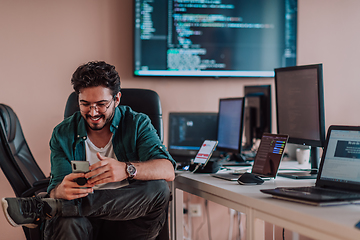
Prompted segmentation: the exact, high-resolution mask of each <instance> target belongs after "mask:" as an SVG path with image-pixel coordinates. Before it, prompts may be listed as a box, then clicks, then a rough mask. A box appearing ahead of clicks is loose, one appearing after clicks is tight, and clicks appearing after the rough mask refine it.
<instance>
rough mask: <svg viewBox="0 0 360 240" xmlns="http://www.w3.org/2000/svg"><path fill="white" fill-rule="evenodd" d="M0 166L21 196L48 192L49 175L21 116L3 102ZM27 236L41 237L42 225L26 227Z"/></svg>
mask: <svg viewBox="0 0 360 240" xmlns="http://www.w3.org/2000/svg"><path fill="white" fill-rule="evenodd" d="M0 167H1V169H2V171H3V172H4V174H5V177H6V178H7V179H8V181H9V183H10V185H11V187H12V189H13V191H14V193H15V195H16V196H17V197H29V196H34V195H35V194H37V193H39V192H46V188H47V186H48V184H49V178H46V177H45V175H44V173H43V172H42V170H41V169H40V167H39V165H38V164H37V163H36V161H35V159H34V157H33V155H32V153H31V151H30V148H29V146H28V144H27V142H26V139H25V137H24V134H23V131H22V129H21V125H20V122H19V119H18V117H17V116H16V114H15V112H14V111H13V110H12V109H11V108H10V107H9V106H7V105H5V104H0ZM23 230H24V233H25V236H26V239H28V240H38V239H41V231H40V227H37V228H33V229H29V228H26V227H23Z"/></svg>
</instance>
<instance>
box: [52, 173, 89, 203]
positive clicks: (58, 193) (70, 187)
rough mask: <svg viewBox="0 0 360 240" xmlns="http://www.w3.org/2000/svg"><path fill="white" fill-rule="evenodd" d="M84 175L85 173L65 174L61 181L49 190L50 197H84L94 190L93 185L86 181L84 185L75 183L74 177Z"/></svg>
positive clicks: (69, 198) (71, 198)
mask: <svg viewBox="0 0 360 240" xmlns="http://www.w3.org/2000/svg"><path fill="white" fill-rule="evenodd" d="M84 176H85V173H70V174H69V175H66V176H65V177H64V179H63V180H62V182H61V183H60V184H59V185H57V186H56V188H54V189H53V190H52V191H51V192H50V197H52V198H58V199H65V200H73V199H76V198H82V197H86V196H87V195H88V194H89V193H92V192H93V191H94V190H93V189H92V188H93V187H94V186H95V185H94V184H90V183H89V182H87V183H86V184H85V185H83V186H79V185H78V184H77V183H76V179H77V178H81V177H84Z"/></svg>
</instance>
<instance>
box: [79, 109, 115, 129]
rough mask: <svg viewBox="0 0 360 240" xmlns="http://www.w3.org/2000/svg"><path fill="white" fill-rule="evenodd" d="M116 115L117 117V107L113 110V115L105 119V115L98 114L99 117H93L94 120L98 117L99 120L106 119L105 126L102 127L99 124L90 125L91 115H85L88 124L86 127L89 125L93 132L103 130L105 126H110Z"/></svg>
mask: <svg viewBox="0 0 360 240" xmlns="http://www.w3.org/2000/svg"><path fill="white" fill-rule="evenodd" d="M114 115H115V106H114V108H113V109H112V112H111V114H110V115H109V116H108V117H107V118H105V115H104V114H98V115H96V116H93V118H94V117H98V118H102V119H105V121H104V124H103V125H100V124H98V123H93V124H90V123H89V122H88V119H90V118H91V116H90V115H89V114H86V115H85V122H86V125H87V126H88V127H89V128H90V129H91V130H93V131H100V130H102V129H103V128H104V127H105V126H107V125H109V124H110V123H111V121H112V120H113V118H114Z"/></svg>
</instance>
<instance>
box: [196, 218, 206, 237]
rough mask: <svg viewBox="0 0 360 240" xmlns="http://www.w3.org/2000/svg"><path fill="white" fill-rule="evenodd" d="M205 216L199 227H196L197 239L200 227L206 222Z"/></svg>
mask: <svg viewBox="0 0 360 240" xmlns="http://www.w3.org/2000/svg"><path fill="white" fill-rule="evenodd" d="M205 221H206V220H205V216H203V221H202V222H201V223H200V225H199V227H198V228H197V229H196V231H195V233H196V235H195V239H198V234H199V231H200V229H201V228H202V227H203V226H204V224H205Z"/></svg>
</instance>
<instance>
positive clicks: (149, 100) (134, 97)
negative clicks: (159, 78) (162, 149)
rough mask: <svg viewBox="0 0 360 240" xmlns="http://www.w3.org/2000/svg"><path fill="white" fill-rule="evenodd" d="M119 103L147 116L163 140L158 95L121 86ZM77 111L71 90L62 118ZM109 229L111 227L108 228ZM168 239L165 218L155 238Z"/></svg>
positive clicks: (167, 227) (75, 100) (74, 96)
mask: <svg viewBox="0 0 360 240" xmlns="http://www.w3.org/2000/svg"><path fill="white" fill-rule="evenodd" d="M120 105H127V106H129V107H131V108H132V109H133V110H134V111H136V112H141V113H145V114H146V115H148V116H149V118H150V120H151V123H152V124H153V126H154V128H155V129H156V131H157V133H158V134H159V137H160V140H161V141H162V142H163V141H164V126H163V119H162V109H161V102H160V97H159V95H158V94H157V93H156V92H155V91H152V90H149V89H137V88H123V89H121V99H120ZM76 111H79V101H78V95H77V94H76V93H75V92H72V93H71V94H70V96H69V98H68V100H67V103H66V106H65V112H64V118H67V117H69V116H71V115H72V114H74V113H75V112H76ZM110 229H111V228H110ZM168 239H169V223H168V218H166V222H165V225H164V227H163V229H162V230H161V231H160V233H159V236H158V237H157V238H156V240H168Z"/></svg>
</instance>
